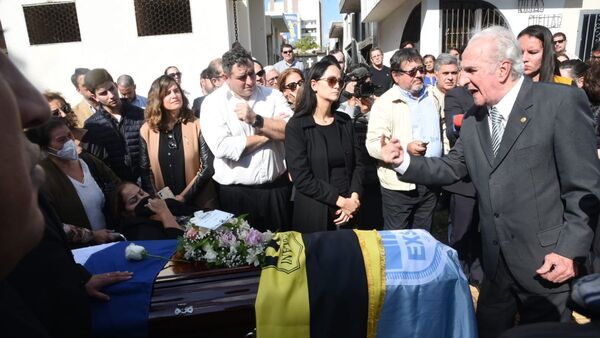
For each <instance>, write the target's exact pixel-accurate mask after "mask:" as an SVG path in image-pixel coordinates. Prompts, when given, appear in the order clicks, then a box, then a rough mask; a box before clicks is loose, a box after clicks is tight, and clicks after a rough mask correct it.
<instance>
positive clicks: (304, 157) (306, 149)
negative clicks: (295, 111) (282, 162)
mask: <svg viewBox="0 0 600 338" xmlns="http://www.w3.org/2000/svg"><path fill="white" fill-rule="evenodd" d="M334 117H335V123H336V124H337V126H338V130H339V132H340V137H341V141H342V145H343V149H340V151H343V152H344V154H345V156H344V157H345V164H346V173H347V175H348V182H350V188H349V191H350V192H351V193H352V192H357V193H358V194H359V196H360V195H361V194H362V189H363V178H364V165H363V163H362V157H361V150H360V146H359V144H358V142H356V139H355V136H354V127H353V125H352V121H351V120H350V117H349V116H348V115H346V114H344V113H340V112H335V113H334ZM315 126H316V124H315V121H314V119H313V117H312V115H305V116H300V117H293V118H292V119H290V121H289V122H288V123H287V125H286V128H285V159H286V161H287V166H288V170H289V171H290V174H291V176H292V180H293V183H294V187H295V188H296V195H295V197H294V220H293V230H296V231H300V232H303V233H306V232H315V231H325V230H327V225H328V222H329V221H328V208H329V207H332V208H337V207H336V205H335V203H336V201H337V198H338V196H339V195H340V192H339V191H337V189H336V188H335V187H333V186H332V185H330V184H329V163H328V161H327V144H326V141H325V137H323V135H321V133H319V132H318V131H317V130H316V128H315ZM347 197H350V196H347Z"/></svg>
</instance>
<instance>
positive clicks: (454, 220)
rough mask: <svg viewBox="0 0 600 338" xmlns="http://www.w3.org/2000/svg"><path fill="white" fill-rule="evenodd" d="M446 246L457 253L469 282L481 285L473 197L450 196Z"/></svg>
mask: <svg viewBox="0 0 600 338" xmlns="http://www.w3.org/2000/svg"><path fill="white" fill-rule="evenodd" d="M448 210H449V217H450V222H449V223H450V226H449V227H448V245H450V246H451V247H452V248H453V249H454V250H456V252H457V253H458V259H459V260H460V264H461V266H462V268H463V272H464V273H465V275H466V276H467V278H468V279H469V282H475V283H477V284H481V282H482V280H483V269H482V268H481V234H480V233H479V229H478V225H479V224H478V223H479V212H478V211H477V200H476V199H475V197H467V196H463V195H460V194H451V195H450V207H449V208H448Z"/></svg>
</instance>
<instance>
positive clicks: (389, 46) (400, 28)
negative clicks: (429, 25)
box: [378, 0, 439, 66]
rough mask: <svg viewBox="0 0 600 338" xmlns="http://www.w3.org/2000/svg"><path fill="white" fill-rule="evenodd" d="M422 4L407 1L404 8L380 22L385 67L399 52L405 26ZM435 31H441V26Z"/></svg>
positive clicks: (399, 8)
mask: <svg viewBox="0 0 600 338" xmlns="http://www.w3.org/2000/svg"><path fill="white" fill-rule="evenodd" d="M420 2H421V1H419V0H408V1H405V2H404V4H402V6H400V7H398V8H397V9H396V10H394V11H393V12H392V13H390V15H388V16H387V17H386V18H385V19H383V20H381V21H380V22H379V25H378V26H379V32H378V40H379V48H381V49H382V50H383V63H384V64H385V65H387V66H389V65H390V58H391V57H392V55H394V52H395V51H396V50H398V46H400V42H401V41H400V40H401V39H402V33H403V32H404V25H405V24H406V21H407V20H408V16H409V15H410V13H411V12H412V10H413V9H414V8H415V6H417V5H418V4H419V3H420ZM434 31H435V32H437V31H439V25H436V26H435V27H434Z"/></svg>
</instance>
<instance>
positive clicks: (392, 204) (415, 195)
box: [381, 185, 439, 231]
mask: <svg viewBox="0 0 600 338" xmlns="http://www.w3.org/2000/svg"><path fill="white" fill-rule="evenodd" d="M438 196H439V193H438V192H437V191H434V190H431V189H430V188H428V187H427V186H424V185H417V189H415V190H410V191H401V190H389V189H386V188H384V187H381V204H382V207H383V229H384V230H399V229H406V228H408V227H409V226H410V228H411V229H425V230H427V231H430V230H431V223H432V222H433V212H434V211H435V206H436V204H437V200H438Z"/></svg>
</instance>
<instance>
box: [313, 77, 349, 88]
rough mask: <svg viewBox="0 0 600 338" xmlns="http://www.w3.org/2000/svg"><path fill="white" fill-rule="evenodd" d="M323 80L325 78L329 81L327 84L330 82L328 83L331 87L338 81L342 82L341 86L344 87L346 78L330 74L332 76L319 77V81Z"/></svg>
mask: <svg viewBox="0 0 600 338" xmlns="http://www.w3.org/2000/svg"><path fill="white" fill-rule="evenodd" d="M321 80H325V81H327V84H328V85H329V87H331V88H333V87H335V85H336V84H337V83H339V84H340V87H343V86H344V80H343V79H338V78H337V77H335V76H330V77H322V78H320V79H319V81H321Z"/></svg>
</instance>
